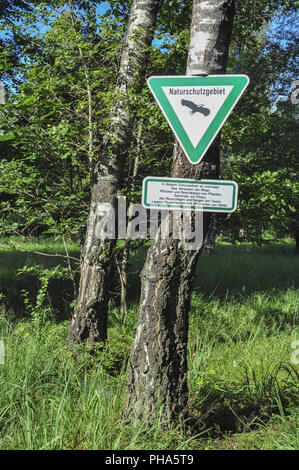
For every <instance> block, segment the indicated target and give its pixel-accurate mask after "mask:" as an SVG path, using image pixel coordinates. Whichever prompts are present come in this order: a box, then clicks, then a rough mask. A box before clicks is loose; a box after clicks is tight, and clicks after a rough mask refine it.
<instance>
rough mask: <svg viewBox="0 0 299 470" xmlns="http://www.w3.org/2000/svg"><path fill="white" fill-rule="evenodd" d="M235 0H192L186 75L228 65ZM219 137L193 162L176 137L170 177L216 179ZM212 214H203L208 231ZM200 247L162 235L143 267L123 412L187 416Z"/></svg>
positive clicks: (146, 417) (134, 416)
mask: <svg viewBox="0 0 299 470" xmlns="http://www.w3.org/2000/svg"><path fill="white" fill-rule="evenodd" d="M233 13H234V4H233V2H232V1H224V0H215V1H213V2H207V1H201V0H194V1H193V14H192V24H191V38H190V47H189V56H188V66H187V74H191V73H192V72H193V71H195V70H196V71H200V73H208V74H211V73H223V72H224V71H225V67H226V62H227V56H228V49H229V43H230V36H231V31H232V22H233ZM219 142H220V138H219V137H218V138H217V139H216V140H215V141H214V144H213V145H212V146H211V148H210V150H209V151H208V153H207V154H206V156H205V158H204V160H203V161H202V162H200V163H199V164H197V165H192V164H190V163H189V162H188V160H187V158H186V156H185V154H184V152H183V151H182V149H181V148H180V146H179V145H178V143H176V145H175V151H174V162H173V167H172V176H173V177H184V178H193V179H201V178H207V179H209V178H210V179H215V178H217V176H218V171H219ZM208 222H209V215H208V214H206V213H205V215H204V217H203V236H205V234H206V231H207V228H208ZM200 252H201V249H197V250H192V251H188V250H186V249H184V246H183V244H182V243H180V242H179V241H177V240H174V239H169V240H162V239H161V237H158V238H157V240H155V241H154V242H153V244H152V246H151V248H150V249H149V251H148V254H147V259H146V262H145V265H144V268H143V270H142V273H141V279H142V284H141V299H140V307H139V319H138V325H137V332H136V337H135V342H134V346H133V350H132V353H131V359H130V365H129V378H128V388H127V397H126V403H125V411H124V413H125V416H126V417H127V418H129V419H130V420H132V421H133V422H134V421H143V422H144V423H145V424H146V425H147V426H152V424H153V422H154V420H155V419H156V418H157V417H158V415H159V414H160V419H161V421H160V422H162V423H164V424H165V425H166V424H167V423H169V422H173V421H174V422H177V421H179V422H182V421H183V420H184V419H185V418H186V417H187V415H188V406H187V405H188V386H187V338H188V313H189V308H190V298H191V292H192V281H193V279H194V276H195V269H196V264H197V260H198V257H199V255H200Z"/></svg>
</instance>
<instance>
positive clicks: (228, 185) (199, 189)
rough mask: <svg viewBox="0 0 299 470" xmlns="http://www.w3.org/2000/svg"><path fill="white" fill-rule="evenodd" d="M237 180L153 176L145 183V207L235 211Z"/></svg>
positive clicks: (143, 194)
mask: <svg viewBox="0 0 299 470" xmlns="http://www.w3.org/2000/svg"><path fill="white" fill-rule="evenodd" d="M237 199H238V185H237V183H236V182H235V181H221V180H199V181H197V180H188V179H180V178H159V177H154V176H149V177H147V178H145V179H144V180H143V186H142V205H143V206H144V207H145V208H147V209H149V208H151V209H161V210H162V209H165V210H166V209H167V210H194V211H203V212H234V211H235V210H236V208H237Z"/></svg>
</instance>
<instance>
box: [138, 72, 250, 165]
mask: <svg viewBox="0 0 299 470" xmlns="http://www.w3.org/2000/svg"><path fill="white" fill-rule="evenodd" d="M147 83H148V86H149V88H150V90H151V92H152V93H153V95H154V98H155V100H156V101H157V103H158V105H159V106H160V108H161V110H162V112H163V114H164V116H165V117H166V119H167V121H168V123H169V125H170V127H171V129H172V131H173V133H174V134H175V136H176V137H177V139H178V141H179V142H180V144H181V146H182V148H183V150H184V152H185V154H186V156H187V157H188V159H189V160H190V162H191V163H194V164H196V163H199V162H200V161H201V160H202V158H203V157H204V155H205V153H206V152H207V150H208V148H209V147H210V145H211V143H212V142H213V140H214V139H215V137H216V135H217V134H218V132H219V131H220V129H221V127H222V126H223V124H224V123H225V121H226V120H227V118H228V116H229V114H230V113H231V111H232V110H233V108H234V107H235V105H236V104H237V102H238V101H239V99H240V97H241V96H242V94H243V92H244V91H245V89H246V87H247V86H248V84H249V77H248V76H247V75H209V76H207V77H188V76H176V77H173V76H172V77H150V78H149V79H148V81H147ZM163 86H173V87H180V86H190V87H193V86H211V87H213V86H233V89H232V90H231V91H230V93H229V95H228V97H227V98H226V100H225V101H224V103H223V104H222V106H221V107H220V109H219V111H218V113H217V114H216V116H215V118H214V119H213V121H212V122H211V124H210V125H209V127H208V129H207V130H206V132H205V133H204V135H203V136H202V138H201V140H200V141H199V143H198V144H197V146H196V147H194V146H193V144H192V143H191V141H190V139H189V137H188V135H187V133H186V131H185V129H184V127H183V126H182V124H181V122H180V120H179V118H178V117H177V115H176V113H175V111H174V110H173V108H172V106H171V104H170V102H169V100H168V98H167V97H166V95H165V93H164V91H163V90H162V87H163Z"/></svg>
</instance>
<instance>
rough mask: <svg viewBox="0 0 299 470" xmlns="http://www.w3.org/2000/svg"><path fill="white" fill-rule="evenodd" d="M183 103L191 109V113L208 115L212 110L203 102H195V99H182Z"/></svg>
mask: <svg viewBox="0 0 299 470" xmlns="http://www.w3.org/2000/svg"><path fill="white" fill-rule="evenodd" d="M181 104H182V105H183V106H187V108H190V109H191V111H190V114H195V113H201V114H203V115H204V116H208V115H209V114H210V110H209V109H208V108H205V107H204V105H203V104H195V103H193V101H188V100H182V101H181Z"/></svg>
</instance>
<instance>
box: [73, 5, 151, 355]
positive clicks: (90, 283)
mask: <svg viewBox="0 0 299 470" xmlns="http://www.w3.org/2000/svg"><path fill="white" fill-rule="evenodd" d="M159 3H160V0H133V4H132V10H131V15H130V20H129V26H128V32H127V38H126V41H125V44H124V48H123V51H122V55H121V63H120V70H119V79H118V83H117V87H116V92H117V95H118V97H117V100H116V103H115V106H114V108H113V110H112V113H111V122H112V133H111V135H112V137H107V138H106V139H105V140H104V144H103V148H102V153H101V155H100V157H99V158H98V159H94V160H93V163H92V168H91V188H92V189H91V206H90V213H89V217H88V222H87V230H86V238H85V244H84V247H83V251H82V255H81V277H80V285H79V295H78V301H77V307H76V308H75V311H74V315H73V318H72V320H71V323H70V329H69V334H68V339H67V343H68V345H69V346H72V345H74V344H79V343H82V342H86V343H87V345H88V346H89V347H92V346H93V345H94V343H96V342H98V341H104V340H105V339H106V337H107V316H108V301H109V286H110V285H111V279H112V271H113V268H112V260H113V251H114V247H115V240H107V241H101V240H100V239H99V237H98V236H97V229H98V227H99V224H100V223H101V216H100V215H99V214H98V213H97V209H98V207H99V204H102V203H109V204H111V205H112V206H113V207H114V208H115V209H116V205H117V204H116V203H117V192H118V190H119V189H120V187H121V181H122V177H123V168H124V163H125V158H126V154H127V152H128V148H129V141H130V135H131V131H132V121H133V119H132V116H131V115H130V112H129V109H128V105H127V92H128V90H131V89H133V87H134V88H135V87H136V89H138V87H139V86H140V84H141V83H142V79H143V77H144V71H145V64H146V58H147V54H148V49H149V46H150V45H151V42H152V37H153V27H154V24H155V21H156V16H157V12H158V7H159Z"/></svg>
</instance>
